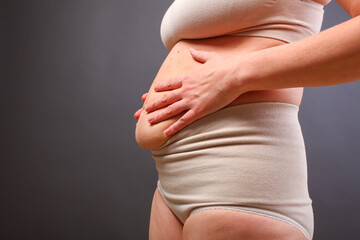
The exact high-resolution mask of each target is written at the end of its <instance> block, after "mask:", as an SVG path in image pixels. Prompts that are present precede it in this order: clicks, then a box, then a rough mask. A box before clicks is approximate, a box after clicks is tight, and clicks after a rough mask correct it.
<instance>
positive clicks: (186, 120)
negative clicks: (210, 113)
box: [164, 110, 196, 136]
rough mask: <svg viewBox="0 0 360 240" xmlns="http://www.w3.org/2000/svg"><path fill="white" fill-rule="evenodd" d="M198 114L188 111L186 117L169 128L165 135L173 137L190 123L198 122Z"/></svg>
mask: <svg viewBox="0 0 360 240" xmlns="http://www.w3.org/2000/svg"><path fill="white" fill-rule="evenodd" d="M195 117H196V114H195V112H194V111H193V110H189V111H187V112H186V113H185V114H184V116H182V117H181V118H180V119H179V120H177V121H176V122H175V123H173V124H172V125H171V126H170V127H169V128H167V129H166V130H165V131H164V133H165V134H166V135H167V136H172V135H174V134H175V133H177V132H178V131H180V130H181V129H183V128H184V127H186V126H187V125H189V124H190V123H192V122H194V121H195V120H196V118H195Z"/></svg>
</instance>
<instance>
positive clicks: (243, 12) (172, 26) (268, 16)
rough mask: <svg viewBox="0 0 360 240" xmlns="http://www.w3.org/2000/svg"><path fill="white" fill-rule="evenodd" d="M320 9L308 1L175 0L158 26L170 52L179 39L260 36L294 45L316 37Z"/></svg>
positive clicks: (321, 15)
mask: <svg viewBox="0 0 360 240" xmlns="http://www.w3.org/2000/svg"><path fill="white" fill-rule="evenodd" d="M323 13H324V10H323V5H321V4H320V3H317V2H314V1H312V0H226V1H219V0H175V1H174V2H173V3H172V5H171V6H170V7H169V9H168V10H167V12H166V13H165V15H164V17H163V20H162V23H161V38H162V41H163V43H164V45H165V47H166V48H167V49H168V50H170V49H171V48H172V47H173V46H174V45H175V44H176V43H177V42H178V41H180V40H181V39H199V38H208V37H215V36H222V35H241V36H260V37H269V38H275V39H279V40H282V41H285V42H294V41H297V40H300V39H303V38H306V37H309V36H311V35H313V34H315V33H318V32H319V31H320V28H321V24H322V20H323Z"/></svg>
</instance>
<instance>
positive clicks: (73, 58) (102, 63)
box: [0, 0, 360, 240]
mask: <svg viewBox="0 0 360 240" xmlns="http://www.w3.org/2000/svg"><path fill="white" fill-rule="evenodd" d="M170 4H171V0H152V1H146V0H141V1H140V0H128V1H123V0H116V1H115V0H98V1H95V0H88V1H85V0H61V1H52V0H31V1H29V0H8V1H4V0H2V1H1V4H0V24H1V26H0V34H1V35H0V36H1V38H0V43H1V44H0V47H1V48H0V51H1V52H0V53H1V54H0V56H1V58H0V72H1V75H0V77H1V81H0V100H1V108H0V114H1V115H0V123H1V125H0V126H1V129H0V130H1V132H0V133H1V135H0V136H1V138H0V144H1V145H0V146H1V156H0V157H1V162H0V163H1V166H0V184H1V185H0V186H1V189H0V217H1V219H0V220H1V224H0V238H1V239H37V240H39V239H40V240H41V239H89V240H90V239H124V240H125V239H146V238H147V229H148V219H149V213H150V204H151V199H152V194H153V191H154V189H155V186H156V180H157V179H156V172H155V166H154V163H153V160H152V159H151V156H150V152H149V151H145V150H142V149H141V148H139V147H138V146H137V145H136V142H135V139H134V127H135V122H136V121H135V120H134V119H133V113H134V112H135V111H136V110H137V108H139V107H140V106H141V101H140V96H141V94H142V93H143V92H146V91H147V89H148V88H149V86H150V84H151V82H152V80H153V78H154V76H155V74H156V72H157V70H158V68H159V67H160V64H161V62H162V61H163V59H164V57H165V56H166V53H167V51H166V50H165V48H164V47H163V45H162V43H161V40H160V36H159V27H160V22H161V18H162V15H163V14H164V12H165V10H166V9H167V7H168V6H169V5H170ZM347 19H349V16H348V15H347V14H346V13H345V12H344V11H343V10H342V9H341V8H340V7H339V5H337V3H336V2H335V1H333V3H331V4H330V5H328V6H327V7H326V15H325V21H324V28H328V27H331V26H333V25H335V24H338V23H340V22H342V21H345V20H347ZM359 91H360V85H359V83H357V82H355V83H351V84H347V85H342V86H332V87H323V88H311V89H310V88H309V89H306V90H305V98H304V101H303V104H302V108H301V111H300V120H301V123H302V126H303V132H304V136H305V141H306V144H307V154H308V165H309V187H310V193H311V196H312V199H313V203H314V211H315V224H316V229H315V238H314V239H316V240H336V239H360V229H359V227H360V224H359V221H358V215H359V213H360V205H359V204H358V202H359V201H360V193H359V189H360V175H359V174H358V171H359V169H360V162H359V159H360V147H359V146H360V145H359V139H360V130H359V127H358V123H359V120H360V113H359V111H358V103H359V100H360V99H359Z"/></svg>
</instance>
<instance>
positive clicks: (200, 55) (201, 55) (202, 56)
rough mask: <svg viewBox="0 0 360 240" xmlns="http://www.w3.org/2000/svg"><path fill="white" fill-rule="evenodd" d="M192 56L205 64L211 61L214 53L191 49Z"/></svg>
mask: <svg viewBox="0 0 360 240" xmlns="http://www.w3.org/2000/svg"><path fill="white" fill-rule="evenodd" d="M190 54H191V56H192V57H193V58H194V59H195V60H196V61H198V62H201V63H205V62H207V61H208V60H209V58H210V57H211V55H213V54H214V52H206V51H199V50H195V49H193V48H190Z"/></svg>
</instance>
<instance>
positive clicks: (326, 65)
mask: <svg viewBox="0 0 360 240" xmlns="http://www.w3.org/2000/svg"><path fill="white" fill-rule="evenodd" d="M338 2H339V4H340V5H341V6H343V7H344V9H345V10H346V11H347V12H348V13H349V14H350V15H351V16H352V17H353V18H352V19H351V20H349V21H346V22H344V23H341V24H339V25H337V26H334V27H332V28H330V29H327V30H325V31H323V32H321V33H319V34H317V35H314V36H311V37H309V38H306V39H303V40H301V41H298V42H294V43H291V44H286V45H282V46H278V47H273V48H268V49H264V50H260V51H257V52H252V53H249V54H245V55H240V56H236V57H234V58H232V59H226V58H224V57H222V56H219V55H218V54H216V53H213V52H212V53H210V52H203V51H191V54H192V56H193V58H194V59H195V60H197V61H200V62H202V63H203V65H202V66H201V67H200V68H199V69H198V70H197V71H193V72H191V73H188V74H186V75H184V76H180V77H177V78H173V79H170V80H168V81H167V82H163V83H161V84H158V85H156V86H155V90H156V91H159V92H161V91H168V94H167V98H168V99H171V98H172V96H177V97H178V98H180V99H181V100H180V101H179V102H176V106H175V105H174V104H173V102H171V101H168V99H162V98H160V99H158V100H156V101H154V102H152V103H149V104H147V105H146V106H145V110H146V111H147V112H153V111H155V110H158V109H162V108H164V109H163V110H160V111H159V112H158V114H157V115H156V116H155V117H154V119H149V122H150V123H151V124H156V123H158V122H161V121H163V120H164V119H167V118H169V117H171V116H173V115H174V114H172V113H173V112H178V110H179V109H178V108H180V107H181V109H182V110H185V111H186V113H185V114H184V115H183V116H182V117H181V118H180V119H179V120H178V121H177V122H175V123H174V124H172V125H171V126H170V127H169V128H168V129H166V130H165V134H167V135H173V134H175V133H176V132H178V131H179V130H181V129H182V128H184V127H185V126H187V125H189V124H190V123H192V122H193V121H195V120H197V119H199V118H201V117H203V116H206V115H208V114H210V113H212V112H215V111H217V110H219V109H221V108H222V107H225V106H226V105H227V104H229V103H230V102H231V101H233V100H235V99H236V98H237V97H238V96H239V95H241V94H243V93H245V92H248V91H255V90H269V89H279V88H293V87H315V86H327V85H335V84H342V83H347V82H352V81H356V80H358V79H360V16H359V15H360V1H358V0H338ZM259 66H261V67H259ZM167 105H169V106H167Z"/></svg>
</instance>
